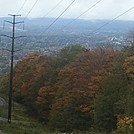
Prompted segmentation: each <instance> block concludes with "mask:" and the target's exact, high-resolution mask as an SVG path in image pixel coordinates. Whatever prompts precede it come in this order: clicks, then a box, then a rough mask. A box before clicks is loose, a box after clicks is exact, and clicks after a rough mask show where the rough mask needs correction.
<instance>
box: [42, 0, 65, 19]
mask: <svg viewBox="0 0 134 134" xmlns="http://www.w3.org/2000/svg"><path fill="white" fill-rule="evenodd" d="M62 1H63V0H61V1H59V2H58V3H57V4H56V5H55V6H54V7H53V8H52V9H51V10H49V11H48V12H47V13H46V15H44V16H43V17H46V16H48V15H49V14H50V13H51V12H52V11H53V10H54V9H56V8H57V7H58V6H59V5H60V3H62Z"/></svg>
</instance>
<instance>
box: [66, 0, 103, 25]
mask: <svg viewBox="0 0 134 134" xmlns="http://www.w3.org/2000/svg"><path fill="white" fill-rule="evenodd" d="M101 1H102V0H99V1H97V2H96V3H95V4H93V5H92V6H91V7H89V8H88V9H87V10H85V11H84V12H83V13H82V14H80V15H79V16H78V17H76V18H75V19H73V20H72V21H71V22H69V23H68V24H66V25H65V26H64V27H66V26H68V25H70V24H72V23H73V22H74V21H76V20H77V19H79V18H80V17H81V16H82V15H84V14H85V13H87V12H88V11H90V10H91V9H92V8H94V7H95V6H96V5H98V4H99V3H100V2H101Z"/></svg>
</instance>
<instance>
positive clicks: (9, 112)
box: [1, 14, 25, 123]
mask: <svg viewBox="0 0 134 134" xmlns="http://www.w3.org/2000/svg"><path fill="white" fill-rule="evenodd" d="M8 15H10V16H12V17H13V21H12V22H11V21H4V22H7V23H10V24H12V26H13V27H12V30H13V31H12V36H8V35H4V34H1V36H5V37H7V38H11V39H12V47H11V50H8V51H10V52H11V66H10V80H9V94H8V95H9V98H8V123H11V116H12V99H13V62H14V52H15V51H14V41H15V39H16V38H21V37H25V36H17V37H15V25H16V24H19V23H24V21H20V22H16V20H15V19H16V17H17V16H21V15H13V14H8ZM17 51H18V50H17Z"/></svg>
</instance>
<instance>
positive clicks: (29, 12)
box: [24, 0, 39, 20]
mask: <svg viewBox="0 0 134 134" xmlns="http://www.w3.org/2000/svg"><path fill="white" fill-rule="evenodd" d="M38 1H39V0H36V1H35V3H34V4H33V6H32V7H31V9H30V10H29V12H28V13H27V14H26V16H25V18H24V20H25V19H26V18H27V17H28V15H29V14H30V13H31V12H32V10H33V8H34V7H35V6H36V4H37V2H38Z"/></svg>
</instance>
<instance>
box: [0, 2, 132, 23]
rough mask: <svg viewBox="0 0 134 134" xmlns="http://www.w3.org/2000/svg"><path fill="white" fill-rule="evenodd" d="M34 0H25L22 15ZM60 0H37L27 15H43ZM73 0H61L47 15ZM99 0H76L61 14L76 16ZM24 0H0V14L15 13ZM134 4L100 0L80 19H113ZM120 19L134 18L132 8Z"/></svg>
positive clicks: (68, 16) (61, 10)
mask: <svg viewBox="0 0 134 134" xmlns="http://www.w3.org/2000/svg"><path fill="white" fill-rule="evenodd" d="M35 1H36V0H27V2H26V4H25V6H24V7H23V9H22V10H21V14H22V16H25V15H26V14H27V13H28V12H29V10H30V9H31V7H32V5H33V4H34V2H35ZM59 1H60V0H39V1H38V3H37V4H36V6H35V7H34V8H33V10H32V12H31V13H30V14H29V17H43V16H45V15H46V14H47V13H48V12H49V11H50V10H51V9H52V8H53V7H54V6H55V5H56V4H57V3H59ZM72 1H73V0H63V1H62V2H61V3H60V4H59V6H58V7H57V8H56V9H55V10H54V11H53V12H51V13H50V14H49V15H48V16H47V17H57V16H58V15H59V14H60V13H61V12H63V10H65V8H66V7H67V6H68V5H69V4H70V3H71V2H72ZM97 1H99V0H76V1H75V3H74V4H73V5H72V6H71V7H70V8H69V9H68V10H67V11H66V12H65V14H64V15H63V16H62V17H64V18H77V17H78V16H79V15H80V14H82V13H83V12H84V11H85V10H87V9H88V8H89V7H91V6H92V5H94V4H95V3H96V2H97ZM23 3H24V0H19V1H18V0H12V1H9V0H0V5H1V8H0V16H6V15H7V14H8V13H13V14H16V13H17V11H18V10H19V9H20V7H21V6H22V4H23ZM133 5H134V0H102V1H101V2H100V3H98V4H97V5H96V6H95V7H94V8H92V9H91V10H90V11H89V12H87V13H86V14H84V15H83V16H81V18H82V19H113V18H114V17H116V16H118V15H120V14H121V13H123V12H125V11H126V10H128V9H129V8H131V7H132V6H133ZM120 19H131V20H134V10H132V11H130V12H129V13H127V14H126V15H124V16H122V17H121V18H120Z"/></svg>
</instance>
